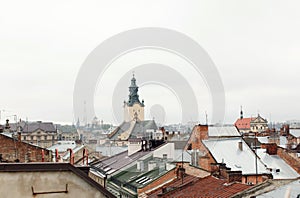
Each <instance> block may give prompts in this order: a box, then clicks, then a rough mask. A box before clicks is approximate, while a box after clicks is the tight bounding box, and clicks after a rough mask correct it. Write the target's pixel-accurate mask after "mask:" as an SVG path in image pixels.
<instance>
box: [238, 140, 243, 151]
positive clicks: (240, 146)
mask: <svg viewBox="0 0 300 198" xmlns="http://www.w3.org/2000/svg"><path fill="white" fill-rule="evenodd" d="M238 144H239V149H240V151H243V142H242V141H240V142H239V143H238Z"/></svg>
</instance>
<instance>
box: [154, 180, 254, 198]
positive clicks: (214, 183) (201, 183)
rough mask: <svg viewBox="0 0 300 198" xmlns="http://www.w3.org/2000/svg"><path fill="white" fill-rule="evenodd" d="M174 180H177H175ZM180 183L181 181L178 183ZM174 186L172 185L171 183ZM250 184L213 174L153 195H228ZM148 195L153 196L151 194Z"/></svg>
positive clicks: (244, 188)
mask: <svg viewBox="0 0 300 198" xmlns="http://www.w3.org/2000/svg"><path fill="white" fill-rule="evenodd" d="M176 182H179V183H180V181H179V180H177V181H176ZM180 184H181V183H180ZM171 186H174V185H171ZM171 186H170V187H171ZM250 187H251V186H247V185H245V184H241V183H231V184H227V183H226V180H222V179H218V178H215V177H213V176H208V177H205V178H202V179H199V180H197V181H191V182H189V183H187V182H185V183H184V184H182V185H179V186H177V188H176V189H173V190H170V191H169V192H165V193H162V190H160V193H157V192H156V193H155V195H156V196H155V197H157V195H158V194H159V197H172V198H173V197H175V198H176V197H178V198H179V197H181V198H182V197H195V198H196V197H197V198H198V197H206V198H209V197H230V196H232V195H235V194H236V193H238V192H241V191H244V190H246V189H248V188H250ZM149 197H154V196H153V195H152V194H151V196H149Z"/></svg>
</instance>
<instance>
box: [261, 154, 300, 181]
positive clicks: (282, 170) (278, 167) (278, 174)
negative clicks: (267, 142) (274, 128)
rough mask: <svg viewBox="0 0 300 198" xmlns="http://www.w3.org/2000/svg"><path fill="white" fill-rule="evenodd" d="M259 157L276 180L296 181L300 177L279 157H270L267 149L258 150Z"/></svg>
mask: <svg viewBox="0 0 300 198" xmlns="http://www.w3.org/2000/svg"><path fill="white" fill-rule="evenodd" d="M257 155H258V156H259V157H260V159H261V160H262V161H263V163H264V164H266V165H267V167H268V168H270V169H271V170H270V172H271V173H272V175H273V178H274V179H295V178H297V177H299V176H300V175H299V174H298V173H297V172H296V171H295V170H294V169H293V168H292V167H290V166H289V165H288V164H287V163H286V162H285V161H284V160H283V159H281V158H280V157H279V156H278V155H269V154H267V153H266V149H258V150H257Z"/></svg>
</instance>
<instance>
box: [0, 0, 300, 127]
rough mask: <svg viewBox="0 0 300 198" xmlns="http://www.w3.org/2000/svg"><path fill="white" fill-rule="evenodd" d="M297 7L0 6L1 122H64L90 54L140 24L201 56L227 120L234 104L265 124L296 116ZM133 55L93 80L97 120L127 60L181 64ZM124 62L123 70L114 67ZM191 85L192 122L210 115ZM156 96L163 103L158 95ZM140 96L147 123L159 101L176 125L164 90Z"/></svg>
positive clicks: (257, 3)
mask: <svg viewBox="0 0 300 198" xmlns="http://www.w3.org/2000/svg"><path fill="white" fill-rule="evenodd" d="M299 9H300V1H297V0H295V1H287V0H281V1H276V0H270V1H262V0H249V1H242V0H235V1H233V0H227V1H223V0H220V1H214V0H207V1H199V0H193V1H192V0H189V1H186V0H182V1H174V0H168V1H155V0H151V1H141V0H135V1H112V0H110V1H105V2H104V1H89V0H87V1H74V0H72V1H61V0H60V1H56V0H53V1H47V2H45V1H38V0H36V1H33V0H27V1H14V0H11V1H1V3H0V68H1V77H0V85H1V86H0V87H1V97H0V110H1V115H2V117H1V118H2V120H1V121H2V123H3V120H4V119H5V118H7V117H8V118H9V116H10V115H17V116H18V117H19V118H22V119H26V117H28V119H29V120H43V121H54V122H68V123H72V122H73V121H74V118H73V90H74V83H75V80H76V77H77V74H78V72H79V69H80V67H81V65H82V64H83V62H84V60H85V59H86V58H87V56H88V55H89V53H90V52H91V51H93V50H94V49H95V47H97V46H98V45H99V44H101V42H102V41H104V40H106V39H108V38H109V37H111V36H113V35H115V34H118V33H120V32H123V31H125V30H130V29H133V28H141V27H164V28H169V29H172V30H176V31H179V32H182V33H184V34H186V35H188V36H189V37H191V38H192V39H194V40H196V41H197V42H198V43H199V44H200V45H201V46H202V47H203V48H204V49H205V50H206V51H207V52H208V54H209V55H210V57H211V59H212V60H213V61H214V63H215V65H216V67H217V69H218V70H219V73H220V75H221V78H222V81H223V84H224V88H225V94H226V117H225V122H226V123H233V122H234V121H235V120H236V119H237V118H238V116H239V111H240V105H243V109H244V114H245V116H254V115H256V114H257V113H258V112H259V113H260V114H261V115H262V116H264V117H266V118H267V119H268V120H270V119H271V120H272V121H284V120H292V119H298V120H299V119H300V103H299V101H300V90H299V85H300V77H299V75H300V68H299V66H300V12H299ZM140 53H143V52H142V51H141V52H138V53H136V54H134V53H133V54H131V55H128V57H123V59H122V60H119V62H118V63H117V62H116V63H115V65H114V66H112V67H111V68H110V69H109V70H108V71H107V73H106V74H105V75H104V77H103V79H101V80H100V82H99V86H98V89H97V90H96V92H95V104H94V106H95V111H96V113H97V117H99V118H100V119H103V120H104V122H116V121H115V120H114V119H113V115H112V113H111V110H110V109H111V104H110V101H111V100H112V99H111V97H112V94H111V93H112V92H111V90H113V89H114V86H115V83H116V82H117V81H118V79H120V78H121V77H122V76H123V75H124V74H125V73H126V72H128V71H130V70H131V68H130V65H131V63H132V67H133V65H134V64H136V63H137V62H139V64H142V63H148V62H151V61H153V60H152V59H151V58H150V55H149V54H151V57H152V58H154V59H155V60H156V62H159V61H162V62H164V61H170V62H169V63H170V64H174V68H176V63H179V61H180V60H177V58H175V57H173V58H168V55H163V54H162V53H161V54H157V52H151V53H149V52H147V51H146V50H145V51H144V54H143V55H141V54H140ZM153 54H155V56H154V57H153V56H152V55H153ZM141 57H144V58H145V59H143V58H141ZM159 58H160V59H159ZM125 63H126V64H127V65H128V66H127V67H126V68H127V70H124V69H120V68H118V64H119V65H121V64H125ZM177 69H178V70H179V71H180V66H178V67H177ZM183 73H184V72H183ZM183 75H185V76H189V72H188V71H187V72H186V73H184V74H183ZM191 75H192V74H191ZM196 77H197V76H196ZM137 81H138V76H137ZM200 81H201V80H200ZM129 83H130V82H129V81H128V86H129ZM190 83H191V86H192V87H193V89H195V90H196V92H197V93H198V91H199V92H200V91H201V90H203V92H201V94H199V93H198V94H197V98H198V99H199V112H201V115H199V118H191V121H200V122H204V112H205V111H207V112H208V115H210V112H211V108H212V107H211V102H210V101H209V96H208V95H209V92H208V90H207V88H205V86H203V85H205V83H203V82H202V84H201V83H200V85H199V83H197V82H194V81H193V80H190ZM203 87H204V88H203ZM205 89H206V90H205ZM162 94H163V95H164V97H163V99H162V98H160V97H158V96H160V95H162ZM140 96H141V98H143V99H145V103H146V118H148V119H151V115H150V114H149V112H150V110H149V108H150V107H151V105H154V104H161V105H162V106H165V112H166V122H167V123H178V122H180V106H179V105H178V102H177V101H176V97H175V96H174V95H173V94H172V93H171V92H170V91H169V90H166V89H164V88H163V87H158V86H154V85H152V86H151V85H150V86H144V87H141V89H140ZM124 99H127V95H125V96H124ZM122 104H123V101H120V108H122ZM3 110H5V111H3ZM11 119H12V118H11ZM115 124H117V123H115Z"/></svg>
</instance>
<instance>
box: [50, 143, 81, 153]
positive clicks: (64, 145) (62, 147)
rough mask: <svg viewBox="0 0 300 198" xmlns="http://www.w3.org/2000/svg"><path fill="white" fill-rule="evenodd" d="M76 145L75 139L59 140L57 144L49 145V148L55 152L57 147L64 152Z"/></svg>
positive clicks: (60, 151)
mask: <svg viewBox="0 0 300 198" xmlns="http://www.w3.org/2000/svg"><path fill="white" fill-rule="evenodd" d="M75 147H76V143H75V141H58V142H57V144H55V145H53V146H51V147H49V148H48V149H49V150H51V151H52V152H55V149H57V150H58V152H59V153H62V152H66V151H67V150H68V149H69V148H70V149H74V148H75Z"/></svg>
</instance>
